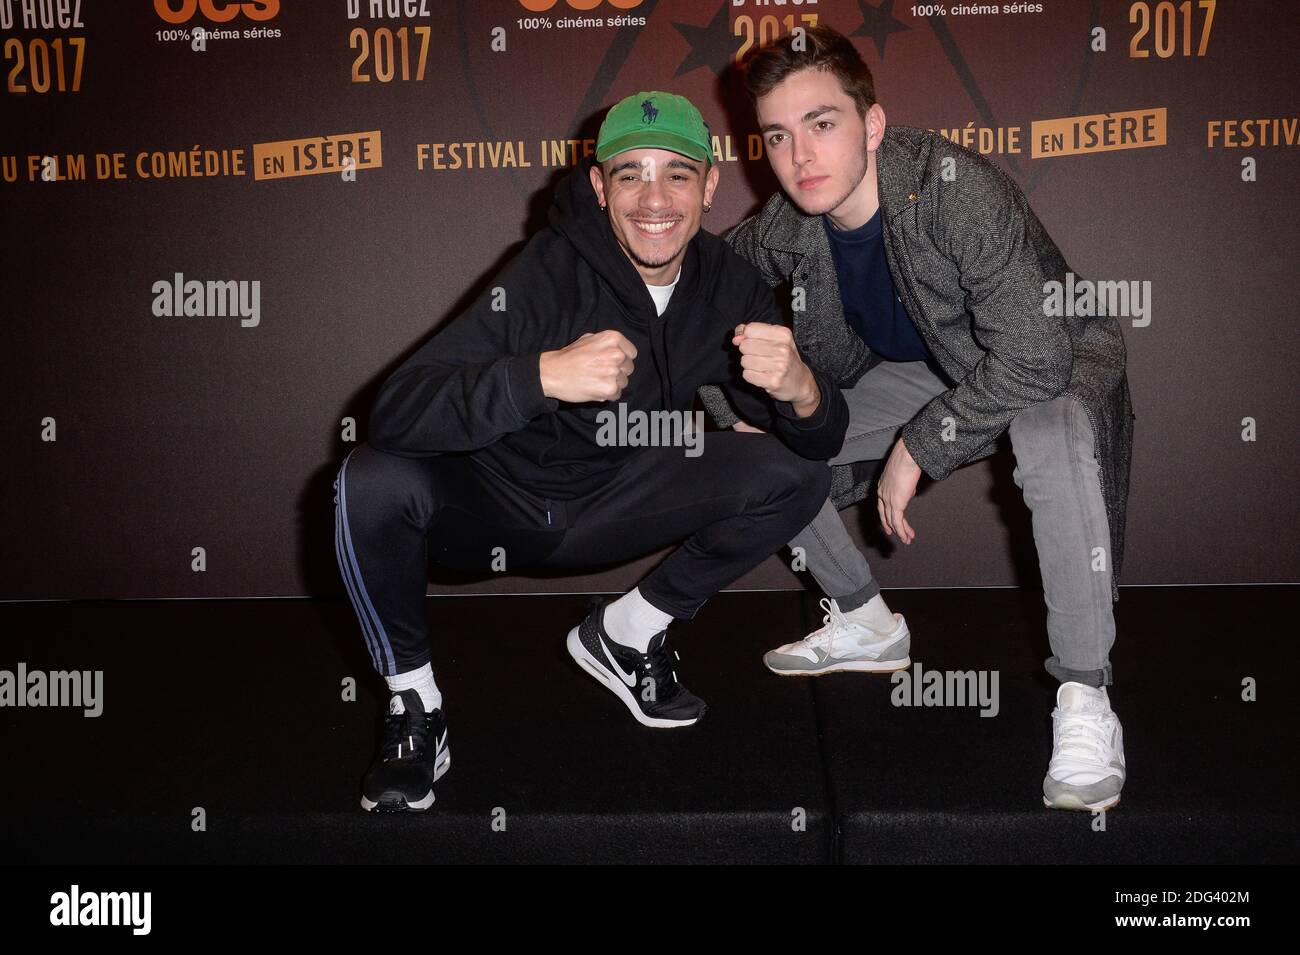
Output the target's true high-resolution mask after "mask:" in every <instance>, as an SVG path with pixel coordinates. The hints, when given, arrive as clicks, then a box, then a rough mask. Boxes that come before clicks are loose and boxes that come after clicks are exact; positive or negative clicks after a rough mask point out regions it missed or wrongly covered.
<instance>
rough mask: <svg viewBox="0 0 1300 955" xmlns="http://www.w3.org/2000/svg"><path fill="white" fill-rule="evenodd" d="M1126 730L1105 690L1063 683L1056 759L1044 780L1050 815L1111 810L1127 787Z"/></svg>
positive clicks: (1056, 715)
mask: <svg viewBox="0 0 1300 955" xmlns="http://www.w3.org/2000/svg"><path fill="white" fill-rule="evenodd" d="M1124 777H1125V770H1124V730H1123V727H1121V726H1120V724H1119V717H1118V716H1116V715H1115V711H1114V710H1112V709H1111V708H1110V695H1109V694H1108V693H1107V692H1106V688H1105V687H1104V686H1103V687H1092V686H1086V685H1084V684H1083V683H1062V684H1061V685H1060V687H1059V688H1058V689H1057V691H1056V709H1054V710H1052V759H1051V762H1049V763H1048V764H1047V775H1046V776H1045V777H1043V805H1044V806H1046V807H1047V808H1049V809H1082V810H1088V811H1095V810H1099V809H1110V808H1111V807H1112V806H1114V805H1116V804H1117V803H1118V802H1119V791H1120V789H1121V788H1123V786H1124Z"/></svg>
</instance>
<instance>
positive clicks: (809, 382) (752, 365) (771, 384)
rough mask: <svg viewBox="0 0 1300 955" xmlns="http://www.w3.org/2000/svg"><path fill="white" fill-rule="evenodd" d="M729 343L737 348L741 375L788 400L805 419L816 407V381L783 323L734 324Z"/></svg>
mask: <svg viewBox="0 0 1300 955" xmlns="http://www.w3.org/2000/svg"><path fill="white" fill-rule="evenodd" d="M731 344H733V345H735V346H736V347H737V348H739V349H740V367H741V368H743V369H744V371H743V372H742V377H744V379H745V380H746V381H747V382H749V383H750V384H752V385H758V387H760V388H762V389H763V390H764V391H766V392H767V393H768V394H769V395H771V396H772V398H773V399H775V400H776V401H788V402H790V403H791V404H793V405H794V409H795V413H796V414H797V415H799V416H800V417H801V418H806V417H808V415H810V414H812V413H813V412H814V411H816V410H817V405H818V404H819V403H820V402H821V393H820V392H819V391H818V390H817V380H816V379H815V378H813V374H812V372H811V371H810V370H809V368H808V366H807V365H805V364H804V362H803V359H802V358H800V357H799V349H798V348H797V347H796V346H795V343H794V333H793V332H791V331H790V329H788V328H786V327H785V326H784V325H769V324H766V323H765V322H749V323H748V324H740V325H737V326H736V333H735V335H733V336H732V339H731Z"/></svg>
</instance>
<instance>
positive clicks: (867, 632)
mask: <svg viewBox="0 0 1300 955" xmlns="http://www.w3.org/2000/svg"><path fill="white" fill-rule="evenodd" d="M821 606H822V609H824V610H825V611H826V616H824V617H822V627H821V629H820V630H814V631H813V632H812V633H810V634H808V636H806V637H804V638H803V639H802V640H799V641H798V642H796V643H787V644H786V645H785V646H783V647H778V648H777V649H775V650H769V651H768V652H767V653H765V654H763V663H764V664H766V665H767V668H768V669H769V670H771V671H772V672H773V673H777V674H780V675H781V676H821V675H822V674H823V673H837V672H840V671H843V670H850V671H857V672H860V673H892V672H893V671H894V670H906V669H907V668H908V667H909V666H911V665H912V658H911V657H909V656H908V651H909V650H910V649H911V646H912V635H911V633H910V632H909V631H908V629H907V621H906V620H904V619H903V615H902V614H901V613H896V614H894V621H895V623H896V624H897V626H895V627H894V629H893V630H892V631H891V632H890V633H883V634H882V633H877V632H876V631H875V630H872V629H871V628H870V627H866V626H863V625H862V624H860V623H857V622H856V621H853V620H849V619H848V618H847V617H846V616H845V615H844V612H843V611H841V610H840V608H839V604H837V603H836V602H835V601H834V600H831V599H830V598H828V597H823V598H822V599H821Z"/></svg>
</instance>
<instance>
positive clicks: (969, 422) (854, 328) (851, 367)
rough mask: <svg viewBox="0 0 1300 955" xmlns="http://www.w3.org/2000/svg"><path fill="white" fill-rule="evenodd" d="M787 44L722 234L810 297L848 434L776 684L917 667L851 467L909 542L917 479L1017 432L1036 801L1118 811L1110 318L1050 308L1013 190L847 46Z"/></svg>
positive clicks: (751, 83) (1118, 484) (814, 343)
mask: <svg viewBox="0 0 1300 955" xmlns="http://www.w3.org/2000/svg"><path fill="white" fill-rule="evenodd" d="M798 40H800V41H802V42H796V37H795V36H794V35H792V36H790V37H785V38H782V39H781V40H779V41H777V42H775V43H773V44H770V45H769V46H766V47H764V48H762V49H761V50H759V51H758V52H757V54H756V55H755V56H753V57H752V58H751V60H750V61H749V62H748V65H747V68H746V74H745V83H746V87H747V90H748V92H749V95H750V97H751V99H752V100H753V101H754V104H755V109H756V112H757V115H758V123H759V128H760V130H761V131H762V133H763V137H764V140H765V146H766V151H767V156H768V160H769V162H770V163H771V165H772V169H773V171H774V172H775V173H776V175H777V178H778V180H779V181H780V183H781V185H782V187H783V191H782V192H779V193H777V194H776V195H774V196H773V197H772V198H771V200H770V201H768V203H767V204H766V205H765V206H764V207H763V209H762V210H761V211H760V212H759V213H758V214H757V215H756V216H753V217H751V218H749V219H747V220H745V221H744V222H743V223H741V224H740V225H739V226H737V227H736V228H735V229H733V230H732V231H731V232H729V233H728V234H727V241H728V242H729V243H731V244H732V246H733V247H734V248H735V249H736V250H737V251H738V252H740V253H741V254H742V255H744V256H745V258H747V259H749V260H750V261H751V262H753V263H754V264H755V265H757V266H758V267H759V268H760V269H761V270H762V272H763V274H764V276H765V277H766V279H767V281H768V283H769V284H770V285H772V286H774V287H775V286H778V285H780V284H782V283H785V282H790V283H791V284H792V285H793V286H795V287H797V288H798V289H799V290H800V297H801V300H802V303H803V305H804V306H805V307H804V308H803V309H802V310H801V311H796V313H795V322H794V325H795V336H796V340H797V341H798V344H799V346H800V348H802V349H804V353H805V354H806V355H807V356H808V357H809V358H810V360H812V361H813V362H815V363H817V364H818V365H819V366H820V367H821V368H823V369H825V370H826V371H827V372H828V373H829V374H831V375H833V376H834V377H835V379H836V386H837V387H839V388H840V389H842V390H843V391H844V395H845V399H846V401H847V402H848V405H849V411H850V423H849V428H848V432H847V436H846V438H845V443H844V447H843V448H842V449H841V451H840V452H838V453H837V454H836V455H835V456H834V457H833V458H832V459H831V461H830V464H831V465H832V469H833V470H834V471H836V472H837V473H836V475H835V478H836V479H835V480H834V482H833V484H834V486H835V488H836V491H835V493H834V494H833V495H832V497H831V499H830V500H828V501H827V502H825V504H824V506H823V507H822V510H821V512H820V513H819V514H818V515H817V518H816V519H815V520H814V521H813V522H812V523H811V524H810V525H809V526H808V527H807V528H806V529H805V530H803V531H802V532H800V534H799V535H797V536H796V537H795V538H794V539H792V541H791V543H792V544H793V545H795V546H798V547H801V548H803V549H804V552H805V555H806V560H807V566H808V569H809V571H810V572H812V574H813V576H814V577H815V578H816V579H817V581H818V583H819V584H820V585H821V586H822V587H823V589H824V590H825V591H826V593H827V596H828V597H829V598H831V599H829V600H825V601H823V603H824V604H825V605H826V606H827V609H828V613H827V615H826V618H825V626H823V627H822V628H821V629H820V630H817V631H815V632H814V633H812V634H809V635H808V636H807V637H805V638H804V639H801V640H798V641H795V642H794V643H790V644H786V645H784V646H781V647H779V648H777V649H775V650H773V651H771V652H769V653H768V654H767V656H766V658H765V662H766V663H767V665H768V667H769V668H770V669H772V670H773V671H774V672H776V673H778V674H781V675H783V676H798V675H816V674H819V673H826V672H834V671H836V670H854V671H878V672H879V671H889V670H895V669H899V668H901V667H905V666H907V665H908V664H909V662H910V659H909V657H908V655H907V653H906V652H905V648H907V647H908V646H909V643H910V640H909V633H908V629H907V624H906V622H905V621H904V620H903V618H902V616H901V615H899V614H896V613H893V612H891V611H890V610H889V608H888V606H887V605H886V604H885V601H884V599H883V597H882V596H881V594H880V585H879V584H878V583H877V582H876V580H875V578H874V577H873V575H872V573H871V570H870V568H869V567H868V566H867V562H866V559H865V557H863V555H862V553H861V552H860V551H859V550H858V548H857V546H856V545H855V544H854V543H853V541H852V540H851V538H850V537H849V535H848V533H847V531H846V530H845V528H844V524H843V521H841V519H840V517H839V515H838V513H837V509H838V508H840V507H846V506H848V505H849V504H851V503H853V502H854V501H855V500H858V499H860V498H862V497H863V496H865V492H866V484H867V482H866V481H865V480H863V479H862V478H863V476H864V475H863V473H862V472H861V470H859V472H858V473H852V472H850V470H849V469H850V467H853V466H856V465H860V464H871V465H874V464H877V463H879V462H880V461H882V460H883V462H884V464H883V468H882V469H881V470H880V477H879V481H878V484H877V490H876V495H875V498H876V500H875V504H876V510H877V512H878V514H879V517H880V521H881V524H882V525H883V526H884V529H885V530H886V531H887V532H889V533H892V534H897V536H898V538H899V539H900V540H901V541H902V542H903V543H904V544H910V543H911V542H912V541H913V540H914V539H915V537H916V531H915V530H914V529H913V527H912V524H911V512H910V511H909V510H908V508H909V506H910V504H911V501H912V498H913V495H914V494H915V492H916V487H917V482H918V480H919V479H920V477H921V474H922V473H924V474H927V475H928V476H929V477H931V478H932V479H934V480H936V481H939V480H942V479H943V478H945V477H947V476H948V475H949V474H950V473H952V471H953V469H954V468H957V467H958V466H960V465H963V464H967V463H969V462H971V461H975V460H979V459H980V458H983V457H986V456H988V455H989V454H991V453H992V452H993V450H994V443H995V441H996V440H997V439H998V437H999V436H1000V435H1001V434H1002V433H1003V432H1005V431H1008V430H1009V431H1010V435H1011V444H1012V448H1013V449H1014V451H1015V456H1016V469H1015V472H1014V478H1015V482H1016V484H1017V485H1018V486H1019V487H1020V488H1021V489H1022V490H1023V492H1024V498H1025V503H1026V504H1027V505H1028V507H1029V509H1030V511H1031V512H1032V514H1033V533H1034V543H1035V545H1036V546H1037V549H1038V558H1039V568H1040V570H1041V573H1042V579H1043V589H1044V592H1045V595H1046V602H1047V636H1048V640H1049V642H1050V644H1051V648H1052V656H1051V657H1050V658H1048V660H1047V661H1046V664H1045V665H1046V669H1047V671H1048V672H1049V673H1050V674H1051V675H1052V676H1053V677H1055V678H1056V679H1057V680H1058V681H1059V684H1060V685H1059V687H1058V690H1057V694H1056V709H1055V710H1054V711H1053V713H1052V716H1053V749H1052V758H1051V761H1050V763H1049V765H1048V768H1047V774H1046V776H1045V777H1044V779H1043V801H1044V803H1045V804H1046V805H1047V806H1048V807H1051V808H1057V809H1077V810H1103V809H1108V808H1110V807H1112V806H1114V805H1115V804H1116V803H1117V802H1118V801H1119V794H1120V789H1121V787H1122V786H1123V784H1124V779H1125V762H1124V742H1123V734H1122V731H1121V728H1120V723H1119V718H1118V716H1116V715H1115V713H1114V711H1113V710H1112V709H1111V706H1110V697H1109V694H1108V693H1107V690H1106V687H1107V686H1108V685H1109V684H1110V683H1111V665H1110V657H1109V653H1110V649H1111V646H1112V644H1113V643H1114V641H1115V621H1114V617H1113V615H1112V611H1111V603H1112V601H1113V600H1114V599H1117V598H1118V593H1119V592H1118V590H1117V589H1116V587H1115V576H1116V574H1117V573H1118V572H1119V566H1120V557H1121V555H1122V553H1123V545H1124V523H1125V502H1126V499H1127V495H1128V476H1129V455H1130V448H1131V443H1132V408H1131V406H1130V404H1129V393H1128V380H1127V377H1126V376H1125V349H1124V339H1123V335H1122V333H1121V330H1120V323H1119V321H1118V320H1117V319H1116V318H1115V317H1114V316H1108V315H1103V316H1100V317H1095V318H1083V317H1074V316H1073V314H1071V315H1070V316H1067V317H1062V316H1061V315H1060V314H1059V312H1057V313H1052V312H1051V311H1050V310H1049V309H1048V308H1047V307H1046V305H1045V295H1046V294H1047V292H1048V288H1049V287H1050V284H1051V283H1052V282H1061V283H1063V282H1064V281H1065V280H1066V276H1067V274H1068V271H1069V267H1068V266H1067V264H1066V262H1065V259H1064V257H1063V256H1062V255H1061V252H1060V250H1059V249H1058V248H1057V247H1056V245H1055V244H1054V243H1053V242H1052V239H1051V237H1050V236H1049V235H1048V234H1047V230H1046V229H1045V228H1044V227H1043V225H1042V223H1041V222H1039V220H1038V218H1037V217H1036V216H1035V215H1034V213H1033V212H1032V210H1031V209H1030V208H1029V204H1028V203H1027V202H1026V200H1025V197H1024V195H1023V194H1022V193H1021V191H1020V189H1019V188H1018V187H1017V186H1016V184H1015V183H1014V182H1013V181H1012V180H1011V179H1010V178H1009V177H1007V175H1006V174H1005V173H1003V172H1002V171H1001V170H1000V169H999V168H998V167H997V166H995V165H993V164H992V163H991V162H989V161H988V160H986V159H984V158H983V157H982V156H979V155H977V154H975V153H972V152H970V151H969V150H965V149H962V148H961V147H960V146H957V145H955V144H954V143H952V142H950V141H948V140H947V139H945V138H944V137H943V136H940V135H939V134H937V133H930V132H926V131H925V130H921V129H913V128H909V127H904V126H887V125H886V123H885V113H884V110H883V109H882V107H881V106H880V104H879V103H877V102H876V98H875V88H874V85H873V82H872V76H871V71H870V70H869V69H868V68H867V65H866V63H864V62H863V60H862V57H861V56H860V55H859V54H858V52H857V50H856V49H855V48H854V46H853V44H852V42H851V41H850V40H849V39H848V38H846V37H845V36H843V35H842V34H840V33H837V32H836V31H834V30H832V29H830V28H829V27H815V28H812V29H809V30H806V31H803V33H802V36H800V37H798ZM1058 287H1059V286H1058ZM705 404H706V405H707V406H708V407H709V410H710V412H711V413H712V414H713V415H714V417H715V419H716V420H717V422H718V424H720V425H723V426H726V425H731V424H732V423H733V422H736V420H737V414H739V416H740V419H741V420H742V421H743V420H744V417H745V416H744V412H743V411H742V410H740V409H735V410H734V411H733V410H732V409H730V408H728V407H727V403H726V401H725V398H724V396H722V395H720V394H719V393H717V392H715V391H711V390H707V389H706V393H705ZM759 427H761V426H759ZM869 471H870V469H867V476H869Z"/></svg>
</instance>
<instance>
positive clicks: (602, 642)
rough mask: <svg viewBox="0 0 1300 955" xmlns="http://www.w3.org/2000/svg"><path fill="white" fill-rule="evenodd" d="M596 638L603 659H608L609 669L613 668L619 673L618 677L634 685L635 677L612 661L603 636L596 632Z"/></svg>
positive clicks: (612, 658) (629, 684)
mask: <svg viewBox="0 0 1300 955" xmlns="http://www.w3.org/2000/svg"><path fill="white" fill-rule="evenodd" d="M596 639H597V640H598V641H600V649H601V650H603V651H604V653H605V659H606V660H608V661H609V665H610V667H611V669H613V671H614V672H615V673H617V674H618V675H619V679H621V680H622V681H623V682H624V683H626V684H627V685H628V686H636V677H635V676H632V675H630V674H627V673H624V672H623V668H622V667H620V666H619V665H618V664H617V663H615V662H614V657H613V656H612V655H611V654H610V652H609V647H607V646H605V638H604V637H602V636H601V635H600V634H597V635H596Z"/></svg>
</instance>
